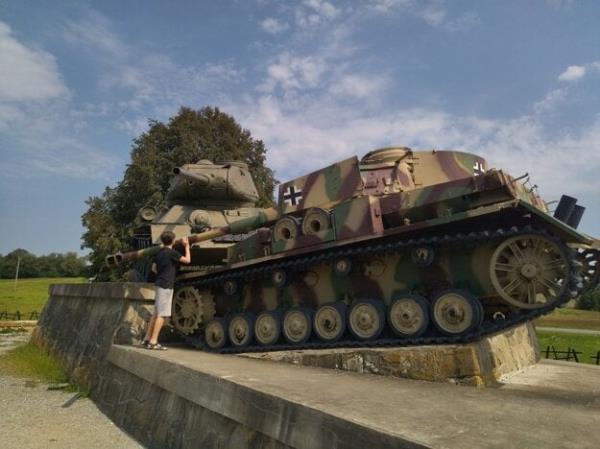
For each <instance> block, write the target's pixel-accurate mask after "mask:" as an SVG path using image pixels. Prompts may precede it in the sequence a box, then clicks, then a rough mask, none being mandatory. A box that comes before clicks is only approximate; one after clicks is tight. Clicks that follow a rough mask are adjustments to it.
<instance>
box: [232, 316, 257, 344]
mask: <svg viewBox="0 0 600 449" xmlns="http://www.w3.org/2000/svg"><path fill="white" fill-rule="evenodd" d="M228 332H229V341H230V342H231V344H232V345H233V346H237V347H244V346H248V345H249V344H250V343H251V342H252V338H253V337H254V319H253V317H252V316H251V315H250V314H248V313H239V314H237V315H234V316H233V318H231V320H230V321H229V327H228Z"/></svg>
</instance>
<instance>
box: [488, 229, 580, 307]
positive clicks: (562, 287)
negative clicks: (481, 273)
mask: <svg viewBox="0 0 600 449" xmlns="http://www.w3.org/2000/svg"><path fill="white" fill-rule="evenodd" d="M570 269H571V266H570V263H569V259H568V257H567V255H566V254H565V251H564V250H563V249H562V248H561V247H560V246H559V245H558V244H556V243H555V242H553V241H552V240H550V239H548V238H546V237H543V236H541V235H536V234H526V235H519V236H515V237H511V238H509V239H507V240H505V241H504V242H502V243H501V244H500V245H498V247H497V248H496V250H495V251H494V253H493V254H492V258H491V260H490V267H489V273H490V280H491V281H492V285H493V286H494V289H495V290H496V292H497V293H498V295H499V296H500V298H502V299H503V300H504V301H505V302H507V303H508V304H510V305H513V306H517V307H519V308H522V309H539V308H541V307H544V306H546V305H548V304H552V303H553V302H554V301H556V300H557V299H558V298H561V297H562V296H563V294H564V293H565V291H566V289H567V288H568V287H569V285H568V284H569V275H570Z"/></svg>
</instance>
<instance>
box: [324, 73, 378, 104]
mask: <svg viewBox="0 0 600 449" xmlns="http://www.w3.org/2000/svg"><path fill="white" fill-rule="evenodd" d="M386 85H387V82H386V80H384V79H383V78H382V77H380V76H379V77H378V76H374V75H370V74H362V75H357V74H348V75H344V76H342V77H341V78H340V79H338V80H334V81H332V88H331V91H332V93H334V94H335V95H339V96H342V97H354V98H368V97H371V96H374V95H378V94H379V93H380V92H381V91H382V90H383V89H384V88H385V86H386Z"/></svg>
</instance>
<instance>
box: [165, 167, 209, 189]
mask: <svg viewBox="0 0 600 449" xmlns="http://www.w3.org/2000/svg"><path fill="white" fill-rule="evenodd" d="M173 173H174V174H176V175H180V176H183V177H184V178H187V179H190V180H193V181H196V182H197V183H199V184H200V185H201V186H207V185H209V184H210V178H209V177H208V176H206V175H203V174H200V173H193V172H191V171H188V170H186V169H185V168H181V167H175V168H174V169H173Z"/></svg>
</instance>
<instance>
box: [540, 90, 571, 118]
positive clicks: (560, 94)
mask: <svg viewBox="0 0 600 449" xmlns="http://www.w3.org/2000/svg"><path fill="white" fill-rule="evenodd" d="M567 95H568V91H567V89H554V90H552V91H550V92H548V93H547V94H546V96H545V97H544V98H543V99H542V100H540V101H538V102H536V103H534V105H533V111H534V113H535V114H537V115H540V114H543V113H545V112H550V111H553V110H555V109H556V107H557V106H558V105H560V104H561V103H562V102H563V101H565V99H566V98H567Z"/></svg>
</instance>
